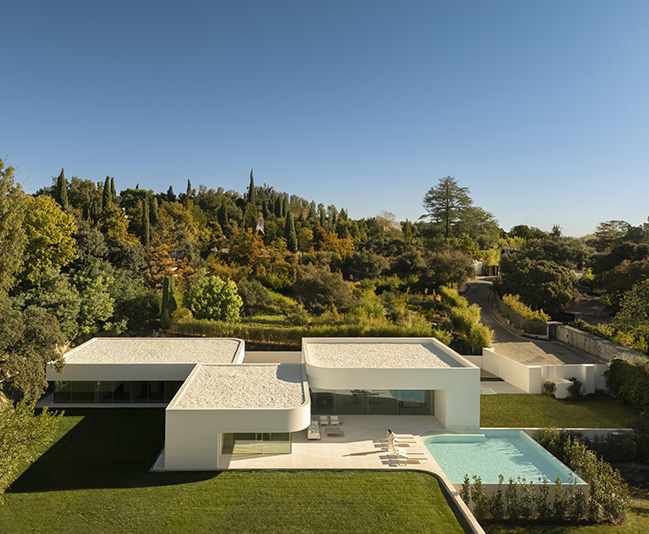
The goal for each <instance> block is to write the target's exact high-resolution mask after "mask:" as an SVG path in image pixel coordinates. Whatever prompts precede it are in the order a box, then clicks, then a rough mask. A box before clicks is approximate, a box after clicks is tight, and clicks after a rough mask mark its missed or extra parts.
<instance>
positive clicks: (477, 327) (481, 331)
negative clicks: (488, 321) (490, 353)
mask: <svg viewBox="0 0 649 534" xmlns="http://www.w3.org/2000/svg"><path fill="white" fill-rule="evenodd" d="M493 333H494V332H493V330H492V329H491V328H489V327H487V326H485V325H483V324H482V323H474V324H473V326H472V327H471V330H470V331H469V343H471V348H472V349H473V352H474V354H481V353H482V349H484V348H486V347H491V340H492V338H493Z"/></svg>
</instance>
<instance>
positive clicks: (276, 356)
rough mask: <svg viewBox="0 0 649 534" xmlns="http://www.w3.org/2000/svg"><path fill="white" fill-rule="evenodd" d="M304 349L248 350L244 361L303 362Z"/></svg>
mask: <svg viewBox="0 0 649 534" xmlns="http://www.w3.org/2000/svg"><path fill="white" fill-rule="evenodd" d="M302 361H303V358H302V351H295V350H293V351H289V350H281V351H280V350H268V351H262V350H257V351H248V352H246V356H245V358H244V360H243V363H302Z"/></svg>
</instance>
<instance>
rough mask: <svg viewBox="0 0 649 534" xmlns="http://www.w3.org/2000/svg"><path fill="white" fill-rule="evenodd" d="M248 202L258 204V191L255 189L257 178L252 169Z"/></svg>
mask: <svg viewBox="0 0 649 534" xmlns="http://www.w3.org/2000/svg"><path fill="white" fill-rule="evenodd" d="M248 202H249V203H250V204H257V193H256V191H255V179H254V178H253V177H252V169H250V185H249V186H248Z"/></svg>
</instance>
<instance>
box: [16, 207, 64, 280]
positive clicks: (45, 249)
mask: <svg viewBox="0 0 649 534" xmlns="http://www.w3.org/2000/svg"><path fill="white" fill-rule="evenodd" d="M26 200H27V202H26V210H25V218H24V219H23V229H24V231H25V236H26V238H27V243H26V244H25V263H24V266H23V267H24V274H25V276H26V277H27V278H28V279H29V278H31V276H32V275H33V273H34V272H35V271H37V270H39V269H45V268H46V267H50V266H59V267H63V266H65V265H67V264H68V263H70V262H71V261H72V260H74V259H76V257H77V253H76V241H75V240H74V237H73V234H74V233H75V232H76V230H77V226H76V224H75V222H74V217H73V216H72V215H69V214H67V213H65V212H64V211H63V210H62V209H61V207H60V206H59V205H58V204H57V203H56V201H55V200H54V199H53V198H52V197H47V196H40V197H27V198H26Z"/></svg>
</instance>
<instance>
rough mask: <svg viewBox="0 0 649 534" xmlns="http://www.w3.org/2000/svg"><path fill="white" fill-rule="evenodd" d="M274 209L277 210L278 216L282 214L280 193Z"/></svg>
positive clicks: (276, 198) (276, 214)
mask: <svg viewBox="0 0 649 534" xmlns="http://www.w3.org/2000/svg"><path fill="white" fill-rule="evenodd" d="M273 211H274V212H275V216H276V217H281V216H282V197H280V196H279V195H277V196H276V197H275V206H274V210H273Z"/></svg>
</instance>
